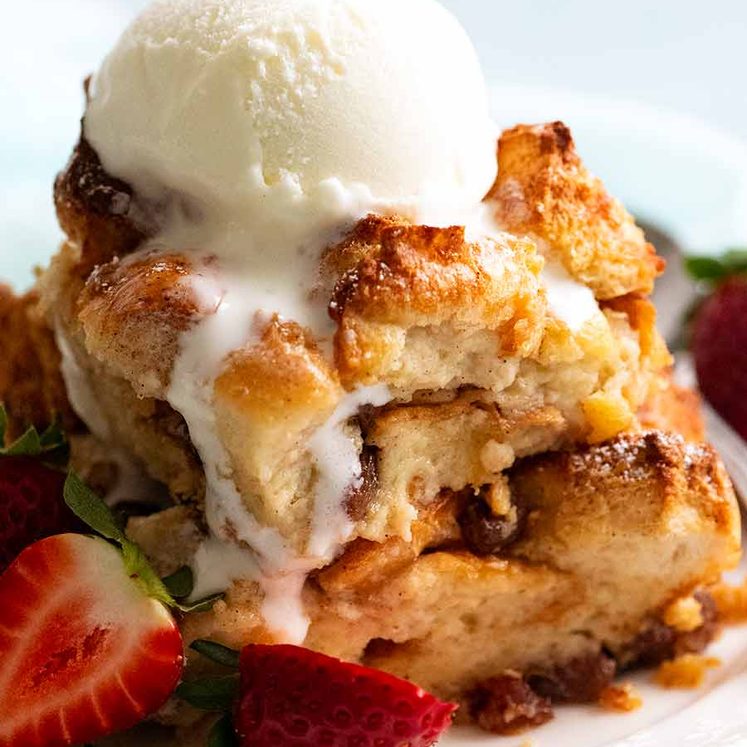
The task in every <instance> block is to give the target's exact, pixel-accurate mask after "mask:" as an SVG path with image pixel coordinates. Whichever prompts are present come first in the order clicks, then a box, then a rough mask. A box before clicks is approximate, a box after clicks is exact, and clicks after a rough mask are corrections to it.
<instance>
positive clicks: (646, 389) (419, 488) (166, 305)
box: [40, 123, 669, 637]
mask: <svg viewBox="0 0 747 747" xmlns="http://www.w3.org/2000/svg"><path fill="white" fill-rule="evenodd" d="M499 162H500V170H499V174H500V175H499V178H498V181H497V183H496V185H495V188H494V189H493V191H492V193H491V194H490V195H489V197H488V198H487V199H486V201H485V202H484V203H483V204H482V205H481V206H480V209H479V211H478V213H477V214H476V217H475V219H474V221H472V222H471V223H470V224H469V225H467V226H466V227H452V228H436V227H426V226H417V225H413V224H410V223H408V222H406V221H403V220H401V219H397V218H392V217H389V218H386V217H376V216H370V217H368V218H365V219H363V220H361V221H359V222H358V223H357V224H355V225H353V226H352V227H349V228H348V229H346V230H345V231H343V232H342V238H340V239H337V240H335V241H333V242H332V243H330V245H329V247H328V248H327V250H326V251H325V252H323V256H322V258H321V262H320V263H319V267H318V277H317V278H316V280H315V281H314V283H313V284H312V285H313V288H312V291H311V296H312V298H311V300H310V301H309V302H310V303H315V304H316V305H317V306H320V307H321V308H322V309H323V308H328V311H329V317H328V322H327V323H326V324H328V325H329V329H330V330H331V332H332V334H331V336H330V339H329V340H326V339H325V327H324V324H320V323H318V321H317V322H312V321H311V320H304V321H308V323H309V324H310V327H304V326H301V324H299V323H297V322H296V321H294V320H292V319H289V318H282V317H280V316H278V315H264V316H263V315H260V316H259V317H258V316H257V315H256V314H254V315H253V316H249V317H247V316H246V315H242V314H243V312H241V313H237V311H236V310H237V308H238V307H241V303H237V299H238V298H239V297H240V296H242V293H243V292H244V290H246V289H244V288H243V287H240V288H233V287H231V283H232V282H233V281H232V279H231V278H228V277H227V276H226V272H225V268H224V267H222V266H221V262H220V261H218V260H217V259H216V258H215V257H212V256H211V255H209V254H205V253H204V252H203V253H190V252H187V253H184V252H181V253H178V252H175V251H173V250H171V249H169V247H167V246H166V247H164V246H163V245H162V244H160V243H158V240H153V239H152V238H149V236H151V235H157V234H158V228H157V226H154V225H153V223H152V222H153V221H154V220H155V221H157V218H154V217H153V216H154V214H155V215H157V209H155V208H154V207H153V206H150V207H149V209H145V208H144V207H143V206H142V205H141V204H138V202H137V195H134V194H133V193H132V190H131V189H130V188H129V187H128V186H127V185H126V184H124V183H122V182H119V181H117V180H115V179H112V178H110V177H109V176H108V175H107V174H106V173H105V172H104V171H103V169H102V168H101V166H100V164H99V163H98V161H97V158H96V154H95V152H93V150H92V149H91V148H90V146H88V145H87V143H86V142H85V141H82V142H81V144H80V145H79V147H78V148H77V150H76V152H75V154H74V156H73V158H72V160H71V162H70V164H69V166H68V168H67V171H66V172H65V173H63V174H62V175H61V177H60V178H59V179H58V182H57V187H56V200H57V207H58V212H59V216H60V221H61V224H62V226H63V227H64V229H65V231H66V232H67V235H68V241H67V242H66V244H65V245H64V246H63V248H62V250H61V252H60V254H59V255H58V256H57V257H56V258H55V260H54V261H53V263H52V266H51V267H50V269H49V270H48V271H47V272H46V273H45V275H44V277H43V278H42V280H41V284H40V287H41V293H42V297H43V303H44V305H45V308H46V310H47V314H48V316H49V319H50V321H51V323H52V325H53V326H54V328H55V329H56V332H57V337H58V343H59V346H60V349H61V351H62V355H63V372H65V378H66V381H67V384H68V390H69V393H70V397H71V402H72V404H73V407H74V409H75V410H76V411H77V412H78V414H79V415H80V416H81V417H82V418H83V419H84V420H85V421H86V422H87V424H88V426H89V427H90V428H91V430H92V431H93V432H94V433H96V435H97V436H99V438H101V439H102V440H104V441H107V442H110V443H112V444H113V445H115V446H116V447H117V448H120V449H123V450H125V451H127V452H130V453H133V454H135V455H136V456H137V457H138V458H139V459H140V460H141V461H142V462H143V463H144V465H145V466H146V468H147V469H148V471H149V472H150V474H151V475H152V476H153V477H154V478H156V479H158V480H160V481H162V482H164V483H166V484H167V485H168V486H169V489H170V491H171V492H172V493H173V494H174V495H175V496H177V497H178V499H179V500H181V501H185V502H188V503H191V504H193V505H196V506H197V507H198V508H199V509H200V510H202V511H204V514H205V516H206V520H207V523H208V525H209V526H210V528H211V530H212V532H213V534H214V535H215V536H216V537H218V538H219V543H211V544H207V545H206V547H205V548H204V552H202V553H201V554H199V555H198V559H197V570H198V580H199V579H202V580H201V582H200V583H199V584H198V585H199V586H200V589H201V591H213V590H216V589H218V588H224V587H225V586H227V585H228V583H230V581H231V580H233V579H235V578H236V577H237V576H240V575H245V574H246V573H248V572H249V570H248V569H249V568H250V566H251V565H252V563H253V561H252V560H251V559H249V558H247V559H246V562H245V563H244V564H243V565H244V567H243V568H241V569H238V570H237V569H235V568H229V567H228V566H234V565H235V561H236V559H237V557H238V556H239V554H240V553H241V552H243V551H244V550H246V549H251V550H252V551H253V552H254V554H255V556H256V557H257V558H258V560H259V565H260V566H261V570H262V572H263V573H264V574H265V575H266V576H269V577H272V578H275V579H280V578H281V579H282V585H283V587H284V588H285V587H286V585H290V586H293V585H295V587H296V588H300V585H301V584H302V583H303V578H304V576H305V574H306V573H308V572H309V571H311V570H314V569H316V568H319V567H322V566H324V565H326V564H328V563H329V562H330V561H331V560H333V559H334V558H335V557H336V556H337V555H338V554H339V552H340V550H341V548H342V547H343V546H344V545H345V544H346V543H348V542H351V541H353V540H355V539H356V538H365V539H369V540H373V541H377V542H382V541H385V540H386V539H389V538H393V537H399V538H401V539H403V540H406V541H407V540H409V539H410V537H411V532H412V526H413V522H415V521H416V520H417V517H418V514H419V512H420V511H421V510H425V509H427V508H428V506H429V505H430V504H431V503H432V502H433V501H434V500H435V499H436V498H437V496H438V495H439V494H440V493H441V491H442V490H444V489H449V490H452V491H461V490H463V489H465V488H467V487H469V486H481V485H484V484H492V483H494V482H496V481H497V480H499V478H500V476H501V473H502V472H503V471H504V470H505V469H507V468H508V467H510V466H511V464H512V463H513V462H514V460H515V459H516V458H517V457H523V456H527V455H530V454H534V453H538V452H541V451H545V450H548V449H555V448H560V447H564V446H569V445H572V444H576V443H586V442H590V443H593V442H599V441H602V440H604V439H606V438H609V437H612V436H614V435H616V434H617V433H618V432H621V431H623V430H625V429H628V428H630V427H632V425H633V423H634V414H635V412H636V411H637V410H638V408H639V407H640V405H641V403H642V402H643V401H644V399H646V397H648V396H649V395H650V394H652V392H653V391H654V390H655V389H656V387H657V386H658V381H659V379H658V374H659V372H660V371H661V370H662V369H663V368H664V367H666V366H667V365H668V363H669V357H668V354H667V352H666V350H665V348H664V345H663V343H662V342H661V340H660V339H659V337H658V336H657V333H656V331H655V326H654V322H655V315H654V312H653V308H652V307H651V305H650V304H649V302H648V301H646V300H645V298H644V297H643V294H645V293H646V292H647V291H649V290H650V288H651V286H652V283H653V279H654V277H655V276H656V274H657V273H658V272H659V271H660V269H661V263H660V261H659V260H658V259H657V258H656V257H655V255H654V253H653V250H652V248H651V247H650V245H648V244H647V243H646V242H645V239H644V238H643V235H642V233H641V232H640V230H639V229H637V228H636V227H635V225H634V224H633V222H632V219H631V218H630V217H629V216H628V215H627V213H625V211H624V209H623V208H622V206H620V205H619V203H617V202H616V201H615V200H613V199H612V198H610V197H609V196H608V195H607V194H606V192H605V191H604V189H603V187H602V186H601V184H600V183H599V182H598V181H597V180H595V179H594V178H592V177H591V176H590V175H589V174H588V173H587V172H586V170H585V169H584V168H583V166H582V165H581V163H580V161H579V159H578V157H577V155H576V154H575V151H574V149H573V143H572V140H571V138H570V134H569V133H568V131H567V129H566V128H565V127H564V126H562V125H561V124H558V123H556V124H552V125H546V126H540V127H520V128H517V129H515V130H511V131H509V132H507V133H505V134H504V136H503V137H502V139H501V141H500V146H499ZM522 206H523V207H522ZM519 217H521V221H519ZM550 218H552V220H550ZM149 221H150V222H149ZM582 253H586V255H587V256H586V259H585V260H584V261H581V258H580V257H581V254H582ZM599 257H604V261H603V262H601V261H598V258H599ZM226 289H228V290H226ZM227 299H228V301H227ZM242 325H243V326H242ZM185 341H186V342H185ZM223 353H225V354H224V355H223ZM221 355H222V357H221ZM216 356H217V357H218V358H219V359H220V360H219V364H220V365H219V368H218V370H216V371H215V372H214V375H211V374H209V373H208V372H207V368H206V367H205V362H206V361H208V363H209V362H210V360H211V359H213V358H216ZM195 372H197V373H195ZM246 554H247V555H249V554H251V553H246ZM226 556H230V558H231V561H230V562H227V561H226ZM291 577H292V578H291ZM284 594H285V591H282V592H280V596H283V595H284ZM299 629H300V628H297V629H296V634H297V637H299V636H300V633H299Z"/></svg>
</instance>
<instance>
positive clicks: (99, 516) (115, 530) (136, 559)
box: [63, 471, 223, 612]
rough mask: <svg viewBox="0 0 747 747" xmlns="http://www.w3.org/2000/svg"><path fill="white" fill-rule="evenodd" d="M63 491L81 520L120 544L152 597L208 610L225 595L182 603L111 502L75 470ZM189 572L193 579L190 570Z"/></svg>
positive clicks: (181, 607)
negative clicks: (128, 532)
mask: <svg viewBox="0 0 747 747" xmlns="http://www.w3.org/2000/svg"><path fill="white" fill-rule="evenodd" d="M63 495H64V498H65V503H66V504H67V505H68V507H69V508H70V510H71V511H72V512H73V513H74V514H75V515H76V516H77V517H78V518H79V519H80V520H81V521H83V522H84V523H85V524H87V525H88V526H89V527H91V529H93V530H94V531H95V532H97V533H98V534H100V535H101V536H102V537H105V538H106V539H108V540H111V541H112V542H115V543H116V544H118V545H119V546H120V548H121V549H122V556H123V558H124V562H125V567H126V568H127V572H128V573H129V574H130V576H131V577H132V578H133V580H135V581H136V582H137V583H138V584H140V586H141V587H142V588H143V591H144V592H145V593H146V594H147V595H148V596H149V597H152V598H153V599H157V600H158V601H159V602H163V604H165V605H166V606H167V607H171V608H173V609H177V610H179V611H180V612H206V611H207V610H210V609H212V607H213V604H215V602H216V601H217V600H218V599H221V598H222V597H223V594H214V595H213V596H210V597H208V598H206V599H201V600H198V601H197V602H193V603H189V604H179V603H178V602H177V601H176V600H175V599H174V595H172V593H171V592H170V591H169V588H168V586H167V584H166V583H165V582H164V581H163V580H162V579H161V578H160V577H159V576H158V574H157V573H156V572H155V571H154V570H153V567H152V566H151V564H150V563H149V561H148V559H147V558H146V556H145V553H144V552H143V551H142V550H141V549H140V548H139V547H138V545H136V544H135V543H134V542H132V540H130V539H128V538H127V536H126V535H125V533H124V532H123V531H122V529H121V527H120V526H119V524H118V523H117V520H116V519H115V518H114V514H113V513H112V511H111V509H110V508H109V506H107V505H106V504H105V503H104V501H102V500H101V498H99V496H98V495H96V493H94V492H93V490H91V488H89V487H88V485H86V484H85V483H84V482H83V480H81V479H80V477H78V476H77V475H76V474H75V473H74V472H72V471H71V472H69V473H68V476H67V479H66V480H65V488H64V491H63ZM189 575H190V579H191V576H192V572H191V571H190V572H189ZM185 586H186V584H185ZM190 593H191V589H190Z"/></svg>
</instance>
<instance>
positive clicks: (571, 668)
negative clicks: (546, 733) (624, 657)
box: [527, 652, 617, 703]
mask: <svg viewBox="0 0 747 747" xmlns="http://www.w3.org/2000/svg"><path fill="white" fill-rule="evenodd" d="M616 672H617V663H616V662H615V660H614V659H613V658H612V657H611V656H608V655H607V654H605V653H603V652H600V653H598V654H589V655H588V656H579V657H577V658H575V659H571V660H570V661H569V662H567V663H566V664H563V665H562V666H556V667H553V669H552V670H550V671H549V672H542V673H538V674H532V675H530V676H529V677H528V678H527V679H528V682H529V685H530V686H531V688H532V689H533V690H534V691H535V692H536V693H538V694H539V695H541V696H543V697H545V698H549V699H550V700H551V701H552V702H557V703H594V702H596V701H597V700H599V696H600V695H601V693H602V691H603V690H604V689H605V688H606V687H607V686H608V685H609V684H610V682H612V680H613V679H614V677H615V674H616Z"/></svg>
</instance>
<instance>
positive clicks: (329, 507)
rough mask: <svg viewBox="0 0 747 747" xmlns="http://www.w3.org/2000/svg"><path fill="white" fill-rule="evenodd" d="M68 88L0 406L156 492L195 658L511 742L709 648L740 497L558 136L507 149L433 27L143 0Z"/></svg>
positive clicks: (455, 29)
mask: <svg viewBox="0 0 747 747" xmlns="http://www.w3.org/2000/svg"><path fill="white" fill-rule="evenodd" d="M86 94H87V107H86V113H85V116H84V119H83V124H82V131H81V136H80V141H79V142H78V144H77V146H76V148H75V150H74V152H73V155H72V158H71V160H70V162H69V163H68V165H67V167H66V169H65V170H64V171H63V172H62V174H60V176H59V178H58V179H57V182H56V184H55V203H56V206H57V212H58V216H59V220H60V224H61V226H62V228H63V230H64V232H65V234H66V240H65V242H64V244H63V246H62V248H61V249H60V251H59V253H58V254H57V255H56V257H55V258H54V259H53V260H52V262H51V264H50V266H49V268H48V269H47V270H45V271H44V272H43V274H42V275H41V276H40V278H39V281H38V284H37V288H36V289H35V291H34V294H33V296H32V297H30V298H27V299H25V300H22V301H21V300H13V299H11V298H7V299H3V304H4V307H5V311H4V316H3V318H4V319H6V320H7V324H6V326H7V327H8V328H9V329H11V330H14V335H15V336H16V338H17V339H18V340H19V341H18V342H17V343H16V347H15V348H14V349H13V350H11V353H12V354H11V355H9V356H8V357H7V359H6V362H5V363H0V384H2V386H3V387H4V391H3V390H0V399H3V400H4V401H5V402H6V404H7V406H8V409H9V412H10V416H11V425H13V420H14V418H15V421H16V422H17V423H18V424H19V427H20V422H21V421H26V420H28V419H32V420H36V421H37V423H38V424H39V425H42V424H43V423H44V421H45V420H49V419H50V418H51V417H52V415H53V411H57V412H59V411H62V412H63V413H64V415H65V417H66V418H67V422H68V423H70V424H71V425H70V428H71V431H72V432H75V431H76V429H77V430H78V431H79V433H80V435H79V436H73V437H72V447H73V461H74V464H75V465H76V467H77V468H78V469H79V470H80V471H82V472H84V473H87V474H92V473H93V472H95V471H96V468H97V467H100V466H101V464H102V463H103V464H105V463H106V462H107V460H110V461H113V462H115V467H116V465H119V469H120V470H121V469H122V462H127V463H128V464H135V465H137V467H138V468H139V469H142V470H143V471H144V472H145V473H147V475H148V476H149V478H150V479H151V480H153V481H156V482H157V483H158V484H160V485H163V486H166V488H167V489H168V493H169V495H170V498H171V500H172V501H173V505H172V506H170V507H168V508H165V509H164V510H161V511H157V512H155V513H151V514H149V515H147V516H141V517H136V518H133V519H131V520H130V522H129V525H128V528H127V531H128V535H129V536H130V538H132V539H133V540H135V541H136V542H137V543H138V544H139V545H140V546H141V547H142V548H143V549H144V550H145V552H146V554H147V555H148V556H149V557H150V559H151V561H152V563H153V564H154V566H155V567H156V569H157V570H158V571H159V573H161V574H163V575H166V574H170V573H173V572H174V571H176V570H177V569H178V568H180V567H181V566H184V565H187V566H190V567H191V568H192V570H193V573H194V578H195V588H194V591H193V596H194V597H195V598H199V597H203V596H205V595H207V594H211V593H215V592H225V596H224V597H223V598H222V599H221V600H220V601H218V602H217V603H216V604H215V605H214V606H213V608H212V609H211V610H209V611H206V612H196V613H189V614H185V615H183V616H182V618H181V619H180V627H181V629H182V633H183V635H184V637H185V640H186V642H187V643H189V642H190V641H192V640H195V639H209V640H212V641H215V642H218V643H221V644H224V645H226V646H230V647H232V648H242V647H244V646H246V645H247V644H251V643H265V644H266V643H270V644H281V643H292V644H296V645H302V646H305V647H308V648H310V649H313V650H315V651H319V652H323V653H325V654H330V655H333V656H336V657H339V658H341V659H344V660H347V661H350V662H357V663H361V664H364V665H366V666H369V667H373V668H376V669H381V670H384V671H386V672H391V673H392V674H395V675H398V676H399V677H402V678H406V679H410V680H412V681H413V682H415V683H417V684H418V685H420V686H422V687H423V688H426V689H428V690H430V691H432V692H433V693H435V694H436V695H437V696H439V697H441V698H444V699H449V700H453V701H455V702H458V703H460V704H462V708H461V709H460V712H459V713H460V714H461V715H460V717H461V718H462V719H463V720H470V719H471V720H474V721H476V722H477V723H479V724H480V725H482V726H484V727H485V728H487V729H489V730H492V731H496V732H510V731H515V730H517V729H521V728H523V727H525V726H528V725H532V724H538V723H542V722H543V721H545V720H547V718H549V715H550V703H551V702H565V701H572V702H573V701H575V702H579V701H581V702H585V701H595V700H598V699H599V698H600V696H601V695H602V693H603V691H604V690H605V688H606V687H607V686H608V685H609V684H610V683H611V681H612V680H613V678H614V676H615V673H616V672H618V671H621V670H623V669H626V668H630V667H633V666H638V665H650V664H653V663H657V662H660V661H663V660H665V659H668V658H673V657H675V656H677V655H678V654H681V653H692V652H698V651H700V650H702V649H703V647H704V646H705V645H706V644H707V643H708V642H709V640H710V638H711V637H712V636H713V634H714V632H715V630H716V628H717V624H716V621H715V617H714V613H713V604H712V602H711V600H710V598H709V595H708V591H707V589H708V587H709V585H711V584H713V583H715V582H717V581H718V579H719V577H720V574H721V572H722V571H723V570H725V569H728V568H731V567H733V566H734V565H735V563H736V561H737V560H738V557H739V554H740V540H739V537H740V533H739V512H738V509H737V505H736V501H735V498H734V494H733V491H732V488H731V486H730V483H729V480H728V477H727V476H726V474H725V472H724V469H723V467H722V466H721V463H720V461H719V459H718V457H717V455H716V454H715V453H714V452H713V450H712V449H711V448H710V447H709V446H707V445H705V444H704V443H703V433H702V426H701V424H700V420H699V414H698V404H697V399H696V398H695V397H694V396H693V395H692V394H690V393H689V392H686V391H682V390H680V389H678V388H677V387H675V385H674V384H673V383H672V382H671V379H670V373H669V371H670V366H671V358H670V356H669V353H668V352H667V350H666V346H665V345H664V343H663V341H662V340H661V338H660V337H659V335H658V333H657V331H656V327H655V311H654V308H653V306H652V304H651V302H650V301H649V300H648V298H647V296H648V294H649V293H650V292H651V290H652V288H653V283H654V280H655V278H656V277H657V275H658V274H659V273H660V272H661V270H662V269H663V263H662V261H661V260H660V259H659V258H657V256H656V254H655V251H654V249H653V247H652V246H651V245H650V244H649V243H647V241H646V239H645V237H644V235H643V233H642V231H641V230H640V229H639V228H638V227H637V226H636V225H635V223H634V221H633V220H632V218H631V217H630V215H628V213H627V212H626V211H625V209H624V208H623V206H622V205H621V204H620V203H619V202H618V201H616V200H615V199H614V198H612V197H611V196H610V195H609V194H608V193H607V192H606V191H605V189H604V187H603V185H602V184H601V183H600V181H599V180H598V179H596V178H595V177H594V176H592V175H591V174H590V173H589V172H588V171H587V170H586V168H585V167H584V165H583V163H582V162H581V160H580V158H579V156H578V154H577V152H576V149H575V146H574V143H573V139H572V137H571V134H570V132H569V130H568V128H567V127H566V126H565V125H563V124H562V123H560V122H554V123H550V124H541V125H519V126H517V127H515V128H513V129H510V130H507V131H505V132H503V133H499V132H498V131H497V130H496V128H495V126H494V125H493V123H492V121H491V119H490V116H489V112H488V103H487V96H486V92H485V87H484V83H483V79H482V76H481V72H480V69H479V66H478V63H477V59H476V56H475V53H474V51H473V49H472V47H471V45H470V43H469V41H468V39H467V37H466V35H465V33H464V32H463V30H462V29H461V28H460V27H459V26H458V24H457V23H456V22H455V20H454V19H453V18H452V17H451V16H450V15H449V14H448V13H447V12H446V11H445V10H444V9H442V8H441V7H440V6H439V5H438V4H437V3H435V2H433V1H432V0H410V1H409V2H407V3H401V2H394V0H384V1H382V0H376V2H374V1H373V0H283V1H282V2H275V3H267V2H262V1H261V0H166V1H162V2H157V3H155V4H154V5H152V6H151V7H150V8H149V9H147V10H146V11H145V12H144V13H143V14H142V15H141V16H140V17H139V18H138V19H137V20H136V21H135V22H134V24H133V25H132V26H131V27H130V28H129V29H128V30H127V31H126V32H125V34H124V35H123V37H122V39H121V40H120V42H119V43H118V45H117V46H116V47H115V49H114V50H113V52H112V53H111V54H110V55H109V57H108V58H107V59H106V61H105V62H104V64H103V66H102V68H101V70H100V71H99V73H98V74H97V75H96V76H95V77H94V78H93V79H92V81H90V83H89V84H87V87H86ZM498 104H500V102H498ZM29 314H31V315H33V317H34V320H35V323H34V325H33V327H32V326H29V325H28V324H27V322H26V319H27V318H28V315H29ZM14 320H15V322H14ZM45 325H46V326H45ZM21 328H23V329H32V330H35V333H34V335H33V339H31V338H30V337H29V336H26V337H23V338H22V336H21V335H20V334H19V329H21ZM21 339H23V340H25V342H23V343H22V342H21V341H20V340H21ZM29 356H32V357H33V360H37V359H38V360H43V361H45V362H47V363H48V365H47V366H46V368H45V371H48V375H47V376H45V377H44V378H43V380H40V382H39V384H40V386H39V387H38V388H37V390H36V391H35V392H34V387H33V386H31V387H30V386H29V382H28V380H26V379H25V377H23V376H22V375H20V373H19V372H22V371H23V370H24V365H23V361H24V360H27V359H28V358H29ZM50 361H51V363H49V362H50ZM56 365H58V366H59V374H58V373H57V371H56V370H55V366H56ZM59 376H61V377H62V380H64V384H65V391H66V393H67V395H66V397H65V395H64V394H62V393H61V392H62V387H61V385H60V378H59ZM29 389H30V390H31V393H29V391H28V390H29ZM42 390H43V391H48V392H52V393H53V394H50V395H49V396H48V397H46V398H45V397H43V396H42V395H41V394H40V393H39V392H40V391H42ZM32 394H33V396H32ZM29 402H31V403H32V404H31V405H29V404H28V403H29ZM24 403H25V404H24ZM14 405H15V407H14ZM77 419H79V422H78V425H77V426H76V422H77ZM81 423H82V425H81ZM111 454H116V455H117V457H116V460H112V459H111ZM115 471H116V470H115ZM104 482H106V481H105V480H104ZM127 497H128V498H130V499H136V498H138V496H137V495H129V496H127ZM682 610H687V611H689V613H690V614H689V615H682V614H680V615H678V614H677V613H678V611H680V612H681V611H682ZM683 618H686V619H685V620H684V621H683ZM189 663H190V662H188V674H187V677H189ZM159 718H160V720H161V721H162V722H164V723H171V724H173V725H174V727H175V728H181V729H182V730H183V732H182V733H183V734H184V735H186V734H189V733H192V732H193V731H194V730H195V729H196V728H197V727H196V726H195V724H196V723H197V721H196V719H197V718H198V717H197V715H196V714H195V713H194V712H192V711H191V710H189V709H184V708H181V707H179V708H176V707H167V708H166V709H164V710H163V711H162V712H161V714H160V715H159ZM185 738H186V737H185ZM0 743H2V742H1V740H0ZM405 743H406V742H403V744H405ZM289 744H290V742H289ZM294 744H295V742H294Z"/></svg>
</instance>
